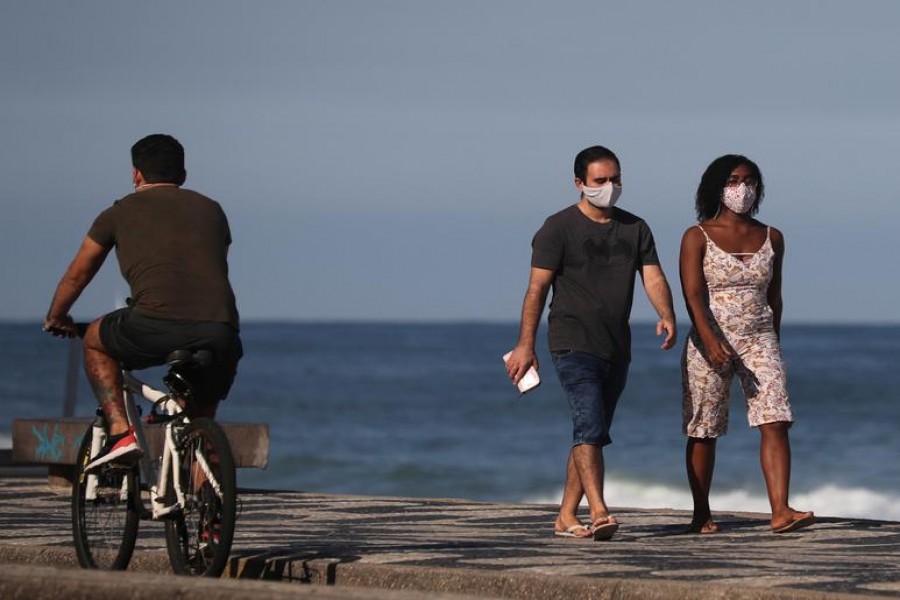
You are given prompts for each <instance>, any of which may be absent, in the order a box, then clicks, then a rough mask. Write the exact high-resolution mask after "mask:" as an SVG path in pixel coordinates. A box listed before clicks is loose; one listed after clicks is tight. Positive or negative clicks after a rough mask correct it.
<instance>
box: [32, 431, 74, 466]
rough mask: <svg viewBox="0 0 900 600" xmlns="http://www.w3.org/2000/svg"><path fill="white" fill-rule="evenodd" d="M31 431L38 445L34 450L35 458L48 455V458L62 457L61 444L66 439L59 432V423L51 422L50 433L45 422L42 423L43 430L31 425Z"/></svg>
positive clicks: (44, 457) (54, 459)
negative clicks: (51, 428) (51, 430)
mask: <svg viewBox="0 0 900 600" xmlns="http://www.w3.org/2000/svg"><path fill="white" fill-rule="evenodd" d="M31 432H32V433H33V434H34V437H36V438H37V441H38V447H37V448H36V449H35V451H34V453H35V455H36V458H38V459H46V458H48V457H49V458H50V460H53V461H59V459H60V458H61V457H62V451H63V448H62V445H63V444H64V443H65V441H66V436H64V435H63V434H61V433H60V432H59V424H58V423H54V424H53V432H52V433H50V432H48V430H47V424H46V423H44V430H43V431H38V428H37V427H35V426H34V425H32V426H31Z"/></svg>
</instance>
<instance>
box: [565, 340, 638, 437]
mask: <svg viewBox="0 0 900 600" xmlns="http://www.w3.org/2000/svg"><path fill="white" fill-rule="evenodd" d="M550 355H551V357H552V358H553V366H555V367H556V375H557V376H558V377H559V382H560V383H561V384H562V386H563V389H564V390H565V392H566V397H567V398H568V400H569V406H570V407H571V408H572V445H573V446H577V445H579V444H591V445H593V446H607V445H609V444H611V443H612V438H610V437H609V428H610V427H611V426H612V420H613V415H614V414H615V412H616V404H618V402H619V396H621V395H622V391H623V390H624V389H625V382H626V381H627V379H628V363H612V362H609V361H608V360H604V359H602V358H600V357H599V356H596V355H594V354H590V353H588V352H579V351H577V350H572V351H565V352H551V353H550Z"/></svg>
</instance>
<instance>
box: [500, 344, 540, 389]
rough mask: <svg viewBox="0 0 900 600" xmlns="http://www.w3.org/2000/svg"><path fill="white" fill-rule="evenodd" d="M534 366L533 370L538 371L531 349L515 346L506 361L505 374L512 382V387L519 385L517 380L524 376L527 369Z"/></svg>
mask: <svg viewBox="0 0 900 600" xmlns="http://www.w3.org/2000/svg"><path fill="white" fill-rule="evenodd" d="M532 365H534V368H535V370H537V369H538V360H537V356H535V354H534V350H533V349H531V348H525V347H523V346H516V347H515V348H513V351H512V354H510V355H509V360H507V361H506V374H507V375H509V378H510V379H511V380H512V382H513V385H515V384H517V383H519V380H520V379H522V377H524V376H525V373H527V372H528V369H529V368H530V367H531V366H532Z"/></svg>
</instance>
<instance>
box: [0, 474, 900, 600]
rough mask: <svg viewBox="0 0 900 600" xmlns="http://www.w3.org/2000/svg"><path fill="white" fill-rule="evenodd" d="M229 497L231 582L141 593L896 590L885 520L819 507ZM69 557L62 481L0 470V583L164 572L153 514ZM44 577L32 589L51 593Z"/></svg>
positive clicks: (135, 577)
mask: <svg viewBox="0 0 900 600" xmlns="http://www.w3.org/2000/svg"><path fill="white" fill-rule="evenodd" d="M241 501H242V506H241V510H240V514H239V518H238V523H237V533H236V538H235V546H234V550H233V553H232V557H233V558H232V561H231V564H230V569H229V572H228V573H227V576H229V577H231V578H234V579H237V581H234V580H231V581H225V580H221V581H204V582H200V583H196V582H195V580H192V579H187V578H176V577H174V576H167V577H165V578H160V577H159V576H158V575H155V576H154V579H153V580H152V581H153V582H155V584H154V588H152V591H153V592H154V596H153V597H154V598H159V597H161V596H167V597H169V598H181V597H187V596H188V595H189V594H196V586H217V587H215V590H214V593H216V594H217V597H219V598H239V597H253V598H269V597H272V598H276V597H288V596H290V597H293V596H296V595H297V594H302V595H310V594H313V595H318V596H319V597H323V598H325V597H327V598H338V597H346V598H361V597H367V598H394V599H396V600H401V598H413V597H429V598H441V597H447V598H449V597H456V596H453V595H454V594H463V595H469V596H475V597H480V598H489V597H497V598H501V597H502V598H523V599H525V598H560V599H562V598H566V599H578V598H608V599H623V600H624V599H632V598H634V599H636V598H723V599H724V598H729V599H731V598H734V599H763V598H765V599H773V600H774V599H785V598H797V599H807V598H832V599H836V598H854V599H857V600H858V599H860V598H866V597H872V598H876V597H879V598H884V597H900V523H893V522H884V521H866V520H849V519H841V518H821V519H820V522H819V523H818V524H816V525H814V526H813V527H811V528H809V529H806V530H802V531H800V532H797V533H791V534H784V535H780V536H776V535H774V534H772V533H770V531H769V528H768V521H767V519H766V516H765V515H759V514H745V513H717V517H718V520H719V521H720V522H721V523H722V524H723V526H724V527H725V531H724V532H723V533H720V534H715V535H703V536H700V535H686V534H684V533H683V532H684V530H685V527H686V525H687V523H688V521H689V515H688V514H687V513H685V512H683V511H672V510H634V509H622V508H620V509H616V510H615V513H616V516H617V517H618V518H619V521H620V522H621V528H620V529H619V533H618V534H617V535H616V536H615V537H614V538H613V540H612V541H609V542H594V541H592V540H577V539H568V538H560V537H555V536H553V535H552V523H553V519H554V516H555V507H553V506H549V505H536V504H510V503H482V502H472V501H465V500H442V499H426V498H391V497H371V496H341V495H326V494H317V493H300V492H275V491H258V492H254V491H244V492H243V493H242V495H241ZM38 565H47V566H53V567H54V568H55V569H56V570H52V569H51V570H48V569H47V568H41V569H36V568H35V566H38ZM75 566H76V562H75V554H74V550H73V548H72V542H71V528H70V508H69V496H68V490H66V489H60V488H51V487H49V486H48V485H47V484H46V479H41V478H36V477H33V476H31V477H25V476H15V475H13V474H10V473H6V476H5V477H2V478H0V597H3V598H19V597H21V598H25V597H32V596H29V595H27V594H26V592H27V591H28V590H29V589H30V591H31V592H35V591H36V588H34V587H31V588H29V587H28V585H31V586H35V585H41V586H47V585H51V584H53V582H57V584H58V583H59V581H64V582H66V586H68V587H66V589H67V590H68V591H66V593H65V595H66V596H67V597H68V598H69V600H76V599H77V598H79V597H81V596H80V595H79V594H78V593H77V591H78V590H79V589H89V590H91V592H90V594H88V593H85V594H84V597H91V598H93V599H94V600H97V599H98V598H105V597H106V596H105V595H104V593H105V592H104V593H101V592H103V590H106V589H107V588H108V587H109V586H113V587H115V586H116V585H119V586H122V585H126V583H127V584H128V586H129V587H128V588H127V589H128V590H131V591H133V590H135V589H136V587H135V586H138V585H140V582H141V581H144V579H140V578H141V577H144V578H146V577H147V575H146V573H168V572H169V567H168V562H167V559H166V556H165V550H164V542H163V536H162V525H161V524H158V523H147V522H142V523H141V532H140V535H139V539H138V552H137V553H136V556H135V558H134V560H133V561H132V565H131V567H130V569H129V573H127V574H126V575H124V576H116V577H110V576H109V575H108V574H103V573H96V572H87V571H81V570H73V569H68V568H67V567H75ZM249 580H255V581H249ZM27 582H30V584H28V583H27ZM116 582H118V583H116ZM272 582H289V583H294V584H313V585H287V584H285V583H278V584H276V583H272ZM316 584H319V585H316ZM23 585H24V586H25V587H22V586H23ZM16 586H19V587H16ZM192 586H193V587H192ZM259 586H262V587H259ZM360 588H365V589H362V590H360ZM41 589H43V588H41ZM54 589H57V590H58V589H59V585H57V587H56V588H54ZM16 590H18V592H16ZM23 590H25V591H23ZM191 590H194V591H191ZM397 590H401V591H397ZM402 590H405V591H402ZM44 591H45V592H46V593H40V594H35V595H34V596H33V597H38V596H43V597H55V596H56V595H57V594H56V593H54V592H53V591H47V590H44ZM144 591H147V592H149V591H150V590H144ZM17 593H18V594H20V595H17ZM60 593H61V592H60ZM117 593H118V594H119V595H118V596H116V597H117V599H118V600H122V599H123V598H126V597H150V595H149V594H148V595H146V596H143V595H141V596H136V595H133V594H132V595H129V594H128V593H126V594H125V595H122V594H123V592H122V590H121V589H120V590H119V591H118V592H117ZM209 593H213V592H209ZM22 594H25V595H22ZM110 594H111V595H110V597H113V596H114V595H115V593H113V592H110ZM335 594H336V595H335ZM341 594H343V595H341Z"/></svg>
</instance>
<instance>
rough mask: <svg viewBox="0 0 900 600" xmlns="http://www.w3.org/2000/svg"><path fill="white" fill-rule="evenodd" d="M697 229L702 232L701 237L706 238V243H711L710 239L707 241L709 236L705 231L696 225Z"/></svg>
mask: <svg viewBox="0 0 900 600" xmlns="http://www.w3.org/2000/svg"><path fill="white" fill-rule="evenodd" d="M697 229H699V230H700V231H702V232H703V237H705V238H706V241H707V242H711V241H712V240H711V239H709V234H708V233H706V230H705V229H703V227H701V226H700V225H697Z"/></svg>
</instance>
